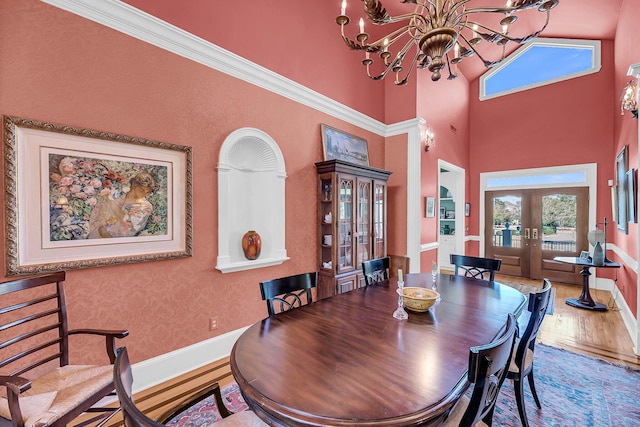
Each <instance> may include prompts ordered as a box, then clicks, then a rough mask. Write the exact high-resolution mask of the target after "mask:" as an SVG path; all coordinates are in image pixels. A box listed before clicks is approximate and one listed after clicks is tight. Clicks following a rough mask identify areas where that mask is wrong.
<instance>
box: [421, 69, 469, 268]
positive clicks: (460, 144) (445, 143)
mask: <svg viewBox="0 0 640 427" xmlns="http://www.w3.org/2000/svg"><path fill="white" fill-rule="evenodd" d="M416 80H417V81H418V90H417V94H418V116H420V117H423V118H424V119H425V120H426V122H427V125H429V126H430V127H431V128H432V129H433V132H434V134H435V140H436V144H435V146H433V147H431V148H430V149H429V151H428V152H426V153H425V152H422V175H421V177H420V178H421V182H422V196H423V198H424V197H427V196H432V197H436V196H437V195H438V193H439V189H438V173H439V167H438V159H442V160H444V161H446V162H448V163H451V164H453V165H455V166H458V167H460V168H463V169H465V170H466V171H467V173H468V170H469V162H470V159H469V155H468V153H469V83H468V82H467V80H466V79H465V78H464V77H462V76H460V77H459V78H458V79H456V80H447V79H446V78H442V79H441V80H440V81H438V82H433V81H431V73H429V72H426V70H425V72H422V73H419V74H417V78H416ZM466 187H467V190H466V191H467V196H466V200H469V188H468V183H467V186H466ZM422 204H423V205H424V201H423V202H422ZM470 220H473V217H470V218H466V223H467V225H469V224H471V223H472V222H470ZM421 223H422V226H421V232H420V240H421V242H422V243H429V242H436V241H438V234H439V230H438V218H437V215H436V218H425V217H424V212H422V219H421ZM465 234H468V232H467V233H465ZM420 258H421V261H420V264H421V270H422V271H431V262H432V260H437V259H438V257H437V253H436V252H435V251H428V252H423V253H422V255H421V257H420Z"/></svg>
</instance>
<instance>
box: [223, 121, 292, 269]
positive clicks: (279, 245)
mask: <svg viewBox="0 0 640 427" xmlns="http://www.w3.org/2000/svg"><path fill="white" fill-rule="evenodd" d="M286 177H287V171H286V169H285V165H284V157H283V156H282V152H281V151H280V147H278V144H276V142H275V141H274V140H273V138H271V137H270V136H269V135H268V134H266V133H265V132H263V131H261V130H259V129H254V128H242V129H238V130H236V131H234V132H232V133H231V134H229V136H227V138H226V139H225V140H224V143H223V144H222V149H221V151H220V159H219V163H218V259H217V265H216V268H217V269H218V270H220V271H222V272H223V273H231V272H234V271H242V270H248V269H252V268H260V267H268V266H272V265H277V264H282V263H283V262H284V261H286V260H288V259H289V257H287V250H286V248H285V245H284V243H285V228H284V218H285V216H284V215H285V210H284V209H285V197H284V181H285V179H286ZM249 230H255V231H256V232H257V233H258V234H260V237H261V240H262V250H261V253H260V256H259V257H258V259H255V260H248V259H246V258H245V256H244V253H243V252H242V245H241V241H242V236H243V235H244V233H246V232H247V231H249Z"/></svg>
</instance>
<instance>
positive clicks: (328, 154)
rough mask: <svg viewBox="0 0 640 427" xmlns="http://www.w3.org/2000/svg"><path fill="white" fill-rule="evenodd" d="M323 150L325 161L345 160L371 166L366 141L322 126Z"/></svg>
mask: <svg viewBox="0 0 640 427" xmlns="http://www.w3.org/2000/svg"><path fill="white" fill-rule="evenodd" d="M320 127H321V129H322V148H323V151H324V159H325V160H334V159H336V160H343V161H345V162H349V163H354V164H356V165H362V166H369V148H368V146H367V141H366V140H365V139H362V138H359V137H357V136H355V135H351V134H350V133H346V132H343V131H341V130H338V129H335V128H332V127H331V126H328V125H325V124H321V125H320Z"/></svg>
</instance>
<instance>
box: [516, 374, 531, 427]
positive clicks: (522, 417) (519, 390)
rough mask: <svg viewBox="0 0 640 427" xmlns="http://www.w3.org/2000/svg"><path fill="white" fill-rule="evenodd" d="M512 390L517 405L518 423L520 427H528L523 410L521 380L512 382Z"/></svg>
mask: <svg viewBox="0 0 640 427" xmlns="http://www.w3.org/2000/svg"><path fill="white" fill-rule="evenodd" d="M513 388H514V389H515V392H516V403H517V404H518V413H519V414H520V421H521V422H522V427H529V421H528V420H527V412H526V410H525V408H524V392H523V387H522V379H521V378H516V379H514V380H513Z"/></svg>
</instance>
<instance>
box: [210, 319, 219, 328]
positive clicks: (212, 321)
mask: <svg viewBox="0 0 640 427" xmlns="http://www.w3.org/2000/svg"><path fill="white" fill-rule="evenodd" d="M214 329H218V317H217V316H216V317H211V318H209V330H210V331H213V330H214Z"/></svg>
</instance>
